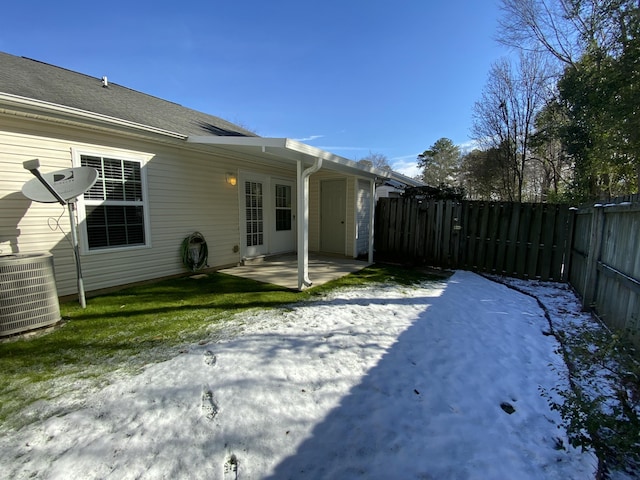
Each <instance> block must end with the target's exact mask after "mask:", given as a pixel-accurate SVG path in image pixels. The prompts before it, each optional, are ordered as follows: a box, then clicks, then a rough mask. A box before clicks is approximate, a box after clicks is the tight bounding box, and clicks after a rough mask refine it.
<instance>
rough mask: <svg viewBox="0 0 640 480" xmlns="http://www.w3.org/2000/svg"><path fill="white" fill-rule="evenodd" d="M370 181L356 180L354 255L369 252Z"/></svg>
mask: <svg viewBox="0 0 640 480" xmlns="http://www.w3.org/2000/svg"><path fill="white" fill-rule="evenodd" d="M370 207H371V183H370V181H369V180H362V179H360V180H358V188H357V190H356V209H355V215H356V235H355V239H356V240H355V241H356V251H355V256H356V257H358V256H360V255H365V254H367V253H369V225H370V223H369V221H370V218H371V208H370Z"/></svg>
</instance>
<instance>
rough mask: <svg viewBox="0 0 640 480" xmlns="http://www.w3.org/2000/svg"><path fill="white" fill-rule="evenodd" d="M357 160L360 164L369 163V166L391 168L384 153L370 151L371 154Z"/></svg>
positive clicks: (381, 168)
mask: <svg viewBox="0 0 640 480" xmlns="http://www.w3.org/2000/svg"><path fill="white" fill-rule="evenodd" d="M357 162H358V164H360V165H367V166H369V167H373V168H378V169H380V170H391V165H389V159H388V158H387V156H386V155H384V154H382V153H373V152H369V155H367V156H366V157H364V158H361V159H360V160H358V161H357Z"/></svg>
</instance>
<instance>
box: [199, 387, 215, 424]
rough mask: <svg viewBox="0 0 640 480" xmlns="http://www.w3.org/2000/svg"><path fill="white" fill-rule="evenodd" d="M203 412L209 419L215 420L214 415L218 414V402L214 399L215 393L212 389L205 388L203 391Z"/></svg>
mask: <svg viewBox="0 0 640 480" xmlns="http://www.w3.org/2000/svg"><path fill="white" fill-rule="evenodd" d="M201 408H202V413H203V414H204V416H205V417H206V418H207V420H213V419H214V417H215V416H216V415H217V414H218V410H219V407H218V404H217V403H216V402H215V400H214V399H213V393H212V392H211V390H203V391H202V407H201Z"/></svg>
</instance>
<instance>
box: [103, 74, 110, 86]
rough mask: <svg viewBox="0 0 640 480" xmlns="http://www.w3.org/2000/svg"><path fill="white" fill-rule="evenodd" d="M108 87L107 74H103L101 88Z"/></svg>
mask: <svg viewBox="0 0 640 480" xmlns="http://www.w3.org/2000/svg"><path fill="white" fill-rule="evenodd" d="M108 87H109V80H107V76H106V75H105V76H104V77H102V88H108Z"/></svg>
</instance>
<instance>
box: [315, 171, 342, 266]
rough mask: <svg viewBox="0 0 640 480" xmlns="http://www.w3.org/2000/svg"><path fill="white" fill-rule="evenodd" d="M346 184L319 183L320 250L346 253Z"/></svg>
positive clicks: (329, 181) (335, 181) (340, 181)
mask: <svg viewBox="0 0 640 480" xmlns="http://www.w3.org/2000/svg"><path fill="white" fill-rule="evenodd" d="M346 217H347V184H346V181H345V180H323V181H322V182H321V183H320V250H322V251H323V252H327V253H339V254H341V255H344V254H345V253H346V234H347V231H346V225H345V222H346Z"/></svg>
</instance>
